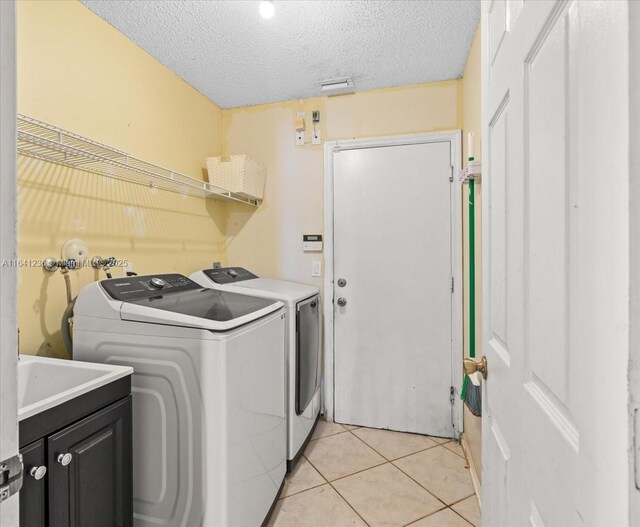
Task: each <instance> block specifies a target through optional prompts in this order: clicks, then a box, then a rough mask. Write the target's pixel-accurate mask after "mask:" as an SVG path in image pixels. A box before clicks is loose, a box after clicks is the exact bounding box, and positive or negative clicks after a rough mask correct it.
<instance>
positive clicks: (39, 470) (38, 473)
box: [29, 465, 47, 480]
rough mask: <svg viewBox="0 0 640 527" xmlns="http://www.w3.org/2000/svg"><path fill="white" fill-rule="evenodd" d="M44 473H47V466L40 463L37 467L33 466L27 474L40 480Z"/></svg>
mask: <svg viewBox="0 0 640 527" xmlns="http://www.w3.org/2000/svg"><path fill="white" fill-rule="evenodd" d="M46 473H47V467H45V466H43V465H42V466H39V467H33V468H32V469H31V471H30V472H29V475H30V476H31V477H32V478H33V479H35V480H41V479H42V478H44V475H45V474H46Z"/></svg>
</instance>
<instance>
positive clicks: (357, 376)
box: [333, 141, 453, 437]
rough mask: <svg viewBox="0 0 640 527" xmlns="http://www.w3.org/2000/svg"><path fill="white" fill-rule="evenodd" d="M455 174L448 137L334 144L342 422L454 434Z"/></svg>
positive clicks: (337, 351) (337, 343)
mask: <svg viewBox="0 0 640 527" xmlns="http://www.w3.org/2000/svg"><path fill="white" fill-rule="evenodd" d="M451 175H452V163H451V144H450V142H448V141H443V142H434V143H421V144H405V145H399V146H380V147H375V148H356V149H341V150H339V151H337V152H335V154H334V165H333V185H334V209H333V210H334V227H333V236H334V238H333V239H334V255H333V263H334V268H333V283H334V289H333V298H334V357H335V420H336V421H338V422H341V423H349V424H357V425H364V426H370V427H375V428H389V429H393V430H401V431H408V432H417V433H423V434H431V435H437V436H447V437H451V436H452V434H453V426H452V415H451V403H450V388H451V369H452V367H451V363H452V288H451V280H452V245H451V187H452V185H453V183H452V182H451V181H450V176H451ZM342 280H344V281H345V283H344V285H343V283H342ZM340 299H344V300H346V305H344V306H340V304H341V303H342V301H341V300H340Z"/></svg>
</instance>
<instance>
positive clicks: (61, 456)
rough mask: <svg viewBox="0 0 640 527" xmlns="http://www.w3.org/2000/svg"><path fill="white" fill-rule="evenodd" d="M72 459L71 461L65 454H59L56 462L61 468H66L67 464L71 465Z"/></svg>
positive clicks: (70, 456) (71, 457)
mask: <svg viewBox="0 0 640 527" xmlns="http://www.w3.org/2000/svg"><path fill="white" fill-rule="evenodd" d="M72 459H73V456H72V455H71V454H69V453H68V452H67V453H66V454H59V455H58V458H57V461H58V463H60V464H61V465H62V466H63V467H66V466H67V465H68V464H69V463H71V460H72Z"/></svg>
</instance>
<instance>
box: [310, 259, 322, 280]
mask: <svg viewBox="0 0 640 527" xmlns="http://www.w3.org/2000/svg"><path fill="white" fill-rule="evenodd" d="M311 276H322V262H321V261H320V260H314V261H313V262H311Z"/></svg>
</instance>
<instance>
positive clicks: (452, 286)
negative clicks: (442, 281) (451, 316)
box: [451, 276, 455, 293]
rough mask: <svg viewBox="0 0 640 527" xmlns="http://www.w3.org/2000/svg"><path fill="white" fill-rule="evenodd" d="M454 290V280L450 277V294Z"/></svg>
mask: <svg viewBox="0 0 640 527" xmlns="http://www.w3.org/2000/svg"><path fill="white" fill-rule="evenodd" d="M454 289H455V282H454V278H453V276H452V277H451V292H452V293H453V291H454Z"/></svg>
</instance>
